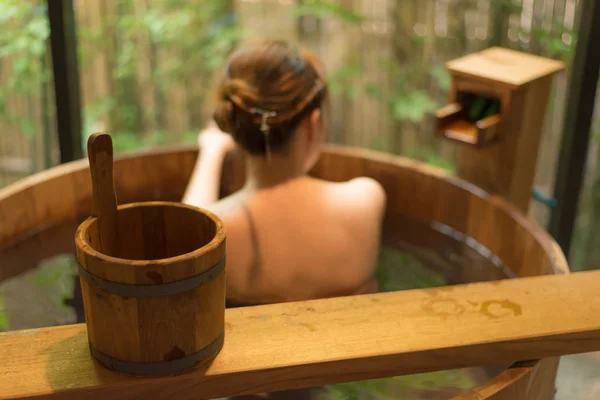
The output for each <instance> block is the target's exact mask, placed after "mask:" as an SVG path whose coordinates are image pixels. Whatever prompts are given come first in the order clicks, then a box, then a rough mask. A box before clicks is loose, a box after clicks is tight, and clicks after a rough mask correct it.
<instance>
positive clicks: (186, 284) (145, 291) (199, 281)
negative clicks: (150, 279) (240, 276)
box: [79, 256, 225, 297]
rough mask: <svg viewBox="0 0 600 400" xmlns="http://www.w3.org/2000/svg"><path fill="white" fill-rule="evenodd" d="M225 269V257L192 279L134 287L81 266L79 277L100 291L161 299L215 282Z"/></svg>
mask: <svg viewBox="0 0 600 400" xmlns="http://www.w3.org/2000/svg"><path fill="white" fill-rule="evenodd" d="M223 269H225V256H223V258H221V260H220V261H219V262H218V263H217V264H215V265H214V266H212V267H210V268H209V269H207V270H206V271H204V272H201V273H199V274H198V275H194V276H192V277H190V278H186V279H181V280H178V281H174V282H167V283H160V284H156V285H133V284H130V283H121V282H113V281H107V280H106V279H103V278H100V277H99V276H96V275H92V274H90V273H89V272H88V271H86V270H85V269H83V267H82V266H81V265H79V276H81V278H83V279H84V280H85V281H86V282H87V283H88V284H89V285H90V286H93V287H95V288H97V289H100V290H102V291H104V292H107V293H111V294H116V295H118V296H122V297H161V296H172V295H175V294H179V293H183V292H187V291H189V290H193V289H196V288H197V287H199V286H202V285H204V284H205V283H208V282H210V281H212V280H214V279H215V278H216V277H217V276H219V274H220V273H221V272H222V271H223Z"/></svg>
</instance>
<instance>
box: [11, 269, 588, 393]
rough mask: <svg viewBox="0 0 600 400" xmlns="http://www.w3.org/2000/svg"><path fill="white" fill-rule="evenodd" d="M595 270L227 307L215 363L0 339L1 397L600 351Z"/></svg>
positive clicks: (65, 333)
mask: <svg viewBox="0 0 600 400" xmlns="http://www.w3.org/2000/svg"><path fill="white" fill-rule="evenodd" d="M599 283H600V272H585V273H577V274H571V275H565V276H556V275H552V276H543V277H533V278H523V279H514V280H506V281H496V282H486V283H477V284H468V285H460V286H450V287H443V288H436V289H425V290H412V291H402V292H394V293H380V294H375V295H364V296H354V297H345V298H336V299H326V300H315V301H306V302H297V303H283V304H273V305H267V306H258V307H247V308H238V309H230V310H227V315H226V328H225V329H226V335H225V346H224V348H223V350H222V352H221V353H220V354H219V356H217V358H216V359H215V360H214V362H212V364H211V365H210V366H208V367H205V368H202V369H199V370H196V371H192V372H188V373H184V374H181V375H178V376H172V377H163V378H154V379H150V378H136V377H130V376H126V375H122V374H119V373H115V372H111V371H108V370H106V369H104V368H103V367H101V366H100V365H98V364H97V363H96V362H95V361H93V359H92V357H91V355H90V352H89V350H88V343H87V336H86V328H85V325H81V324H80V325H68V326H62V327H56V328H45V329H34V330H25V331H14V332H6V333H1V334H0V360H2V366H1V367H0V398H2V399H8V398H11V399H13V398H18V399H23V398H28V399H29V398H35V399H41V398H44V399H47V398H48V399H49V398H51V399H78V398H93V399H112V400H119V399H132V398H152V399H157V400H160V399H209V398H216V397H224V396H230V395H236V394H246V393H257V392H268V391H277V390H284V389H292V388H299V387H311V386H318V385H325V384H332V383H338V382H346V381H358V380H363V379H370V378H378V377H388V376H397V375H405V374H412V373H419V372H426V371H436V370H444V369H452V368H459V367H468V366H477V365H489V364H494V363H510V362H513V361H517V360H527V359H538V358H544V357H552V356H558V355H564V354H570V353H581V352H590V351H598V350H600V318H599V317H598V316H599V315H600V296H598V295H597V293H598V286H599Z"/></svg>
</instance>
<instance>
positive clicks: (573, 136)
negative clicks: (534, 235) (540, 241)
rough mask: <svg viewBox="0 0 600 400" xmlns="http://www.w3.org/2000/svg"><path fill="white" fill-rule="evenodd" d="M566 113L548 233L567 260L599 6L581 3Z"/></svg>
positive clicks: (598, 38)
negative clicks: (554, 201)
mask: <svg viewBox="0 0 600 400" xmlns="http://www.w3.org/2000/svg"><path fill="white" fill-rule="evenodd" d="M580 7H581V8H580V12H581V14H580V25H579V34H578V42H577V49H576V53H575V59H574V61H573V66H572V68H571V83H570V91H569V97H568V100H567V104H568V109H567V112H566V115H565V126H564V134H563V139H562V145H561V150H560V156H559V164H558V172H557V177H556V184H555V189H554V193H555V195H554V196H555V198H556V199H557V205H556V208H555V209H554V211H553V213H552V217H551V219H550V226H549V231H550V233H551V234H552V235H553V236H554V238H555V239H556V241H557V242H558V244H560V246H561V248H562V250H563V251H564V253H565V255H566V256H567V257H568V254H569V250H570V248H571V241H572V238H573V228H574V226H575V218H576V217H577V206H578V205H579V195H580V192H581V187H582V183H583V179H584V173H585V166H586V162H587V155H588V145H589V141H590V131H591V125H592V118H593V115H594V104H595V100H596V90H597V87H598V74H599V71H600V51H598V43H599V42H600V3H599V2H598V1H597V0H582V2H581V5H580Z"/></svg>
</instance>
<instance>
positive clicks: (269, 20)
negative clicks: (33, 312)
mask: <svg viewBox="0 0 600 400" xmlns="http://www.w3.org/2000/svg"><path fill="white" fill-rule="evenodd" d="M190 1H192V0H190ZM193 1H199V0H193ZM336 2H338V3H339V4H341V5H343V6H345V7H347V8H350V9H353V10H355V11H357V12H359V13H361V14H363V15H365V16H367V17H368V18H369V20H368V21H366V22H364V23H362V24H358V25H356V24H354V25H353V24H349V23H344V22H340V21H339V20H335V19H332V18H325V19H324V20H323V21H321V23H320V25H319V27H318V29H316V30H315V29H313V28H312V27H314V24H311V23H310V22H311V21H310V20H309V21H308V23H307V24H304V25H302V24H299V23H298V20H297V18H296V17H295V15H294V13H293V9H294V4H295V2H293V1H280V0H260V1H248V0H235V1H234V10H235V12H236V13H237V15H238V17H239V21H240V24H241V26H242V28H243V32H244V36H243V38H244V39H243V41H247V40H250V39H255V38H257V37H282V38H284V39H288V40H299V41H300V42H302V43H303V44H305V45H307V46H308V47H310V48H312V49H313V50H314V51H316V52H317V53H318V54H319V55H320V56H321V57H323V59H324V60H325V62H326V64H327V66H328V69H329V70H330V71H335V70H337V69H338V68H339V67H341V66H343V65H350V64H357V65H359V66H360V67H361V68H362V74H360V75H359V76H356V77H355V78H353V82H352V83H353V84H355V85H357V86H358V87H359V88H362V87H364V86H365V85H367V84H375V85H378V86H379V87H381V88H384V90H387V91H388V94H389V93H390V92H391V91H393V90H394V85H395V79H397V78H395V77H393V76H392V74H391V73H390V72H389V71H388V70H386V68H384V67H383V65H385V63H388V64H390V63H398V62H400V63H401V64H403V65H400V67H401V68H403V67H412V68H414V67H415V65H416V66H419V65H421V66H422V68H423V69H424V70H428V69H429V68H430V66H431V65H433V64H439V65H441V64H443V63H444V62H445V61H447V60H449V59H452V58H455V57H458V56H461V55H463V54H465V53H469V52H473V51H477V50H480V49H482V48H485V47H487V46H489V44H490V40H492V36H493V32H494V30H495V29H496V25H497V24H499V22H498V21H497V20H496V18H495V17H496V16H495V14H494V12H495V8H494V7H493V4H494V0H476V1H475V0H473V1H471V0H436V1H427V2H419V1H416V0H403V1H402V2H396V1H392V0H336ZM515 3H517V4H522V5H523V12H522V13H521V14H512V15H510V16H508V24H507V27H508V29H507V30H505V31H502V32H503V33H502V37H501V38H500V42H501V43H500V44H501V45H503V46H507V47H512V48H517V49H523V50H525V51H532V52H537V53H539V52H540V51H541V49H540V46H539V45H536V43H535V41H534V40H532V38H531V35H530V34H529V33H528V32H530V31H531V29H533V28H536V27H542V28H544V29H547V30H551V31H552V32H554V33H557V31H556V30H557V29H560V28H557V27H556V26H552V24H549V22H548V21H549V20H550V19H551V18H553V19H555V20H557V21H562V22H563V24H564V26H565V28H566V29H568V28H573V27H574V24H575V12H574V11H575V9H576V6H577V3H578V0H516V1H515ZM119 4H121V2H119V1H117V0H104V1H87V0H75V2H74V6H75V9H76V18H77V24H78V27H80V37H79V47H80V51H81V53H82V55H83V57H82V64H81V68H80V71H81V80H82V82H81V87H82V100H83V106H84V108H85V110H87V111H88V112H86V116H87V117H88V118H87V120H86V122H87V129H88V132H87V133H90V132H91V131H97V130H103V129H109V130H111V128H112V127H111V122H113V121H112V120H114V118H115V115H114V113H113V115H111V114H110V113H108V112H103V111H102V110H101V108H102V107H101V105H102V103H103V102H106V100H107V99H109V98H111V97H113V96H114V95H115V93H117V91H118V90H120V89H121V90H122V88H119V87H118V86H119V85H118V84H117V83H116V81H115V78H114V73H113V72H114V68H115V62H116V57H117V53H116V50H115V48H116V47H115V43H116V40H117V39H116V37H115V34H116V31H115V23H116V22H117V20H118V18H120V17H122V16H123V15H127V13H142V12H144V11H145V10H148V9H149V8H150V7H152V6H153V4H152V3H151V2H149V0H135V1H133V2H132V4H133V6H132V9H131V10H125V9H123V7H122V6H119ZM398 7H401V9H398ZM313 22H314V21H313ZM103 28H104V30H103ZM558 33H559V34H560V33H562V32H558ZM94 35H96V36H97V37H96V38H93V36H94ZM99 38H101V40H99ZM563 39H564V40H565V41H567V42H568V41H569V40H571V39H570V38H569V37H568V35H563ZM415 40H417V41H421V42H423V43H422V44H420V45H415V44H414V43H413V42H414V41H415ZM135 43H136V46H138V47H137V48H136V64H135V77H134V79H133V81H132V87H133V89H134V90H132V91H131V92H132V93H131V94H130V95H131V101H132V105H133V106H134V107H138V108H139V110H140V115H141V117H140V121H139V132H136V133H137V134H138V135H139V136H143V135H144V134H145V133H150V132H155V131H156V130H164V131H167V132H170V133H172V134H176V135H177V136H174V138H175V139H174V140H179V139H177V138H180V137H181V136H180V135H181V134H182V133H183V132H185V131H194V130H197V129H200V128H201V127H202V126H203V125H204V123H205V121H206V117H207V115H208V113H207V112H206V111H207V110H206V107H205V105H204V103H203V100H202V99H203V98H205V97H206V92H207V90H208V89H209V87H210V85H207V82H209V81H210V79H211V78H210V77H205V76H202V77H197V78H194V79H192V80H191V81H190V82H183V81H181V82H173V83H169V84H167V85H166V88H163V89H161V88H159V87H158V86H157V82H156V79H153V77H152V74H153V72H154V71H155V70H156V69H158V68H162V67H164V66H165V63H168V62H174V60H175V62H177V61H176V60H178V59H182V57H185V55H184V54H180V53H179V52H178V51H177V50H176V49H164V48H158V49H157V48H153V47H152V44H151V43H150V36H149V32H141V33H140V34H139V35H138V36H137V37H136V39H135ZM99 44H101V45H99ZM398 46H400V48H401V49H402V51H403V52H405V54H404V56H403V57H402V59H398V54H397V51H395V50H394V49H395V48H396V49H397V48H398ZM10 62H11V60H9V59H4V60H1V61H0V84H1V83H2V82H3V79H6V76H7V74H9V73H10ZM50 65H51V64H48V68H50ZM3 76H4V78H3ZM413 86H414V87H413ZM411 88H412V89H413V90H425V91H426V92H428V93H430V95H431V96H432V97H433V98H434V99H435V100H436V101H437V102H438V103H440V104H441V103H442V102H444V101H445V93H444V91H443V90H441V89H440V88H439V87H438V85H437V84H436V83H435V80H434V79H432V78H431V77H430V76H429V75H428V74H423V76H422V77H419V79H417V80H415V81H414V83H412V84H411ZM567 90H568V75H567V74H565V75H563V76H559V77H558V78H557V83H556V85H555V87H554V91H553V102H552V105H551V107H550V110H549V113H548V115H547V118H546V123H545V129H544V137H543V139H542V142H543V144H542V149H541V153H540V157H539V162H538V174H537V178H536V186H537V187H538V188H539V189H540V190H541V191H542V192H545V193H546V194H550V193H551V189H552V186H553V180H554V175H555V168H556V158H557V154H558V146H559V145H560V138H561V133H562V116H563V112H562V110H564V103H565V100H566V94H567ZM41 101H42V97H41V96H33V97H32V98H31V99H22V98H18V97H17V96H15V98H11V99H9V102H8V111H9V112H10V113H11V114H13V115H18V116H21V117H23V116H25V117H29V118H31V120H32V122H33V123H34V127H35V135H34V137H33V138H26V137H24V135H23V133H22V132H20V131H19V130H18V129H17V128H15V127H11V126H8V124H6V123H5V122H4V121H1V120H0V132H1V133H2V134H1V135H0V160H2V161H3V162H0V186H3V185H5V184H7V183H9V182H11V181H14V180H16V179H18V178H20V177H22V176H24V175H26V174H27V173H28V172H29V171H23V172H14V171H13V172H10V171H7V169H6V168H2V167H3V166H6V165H7V160H8V162H9V164H10V163H11V162H12V161H14V159H15V158H16V159H17V160H18V161H17V162H20V160H24V159H26V160H31V161H30V162H31V165H32V168H31V169H30V170H34V169H35V166H40V167H41V165H42V162H41V160H42V155H41V154H40V152H42V151H43V149H44V146H46V145H47V144H46V143H45V142H44V140H43V129H42V123H43V119H42V110H43V107H48V108H49V109H52V108H53V103H52V104H46V105H44V104H41ZM91 110H100V111H94V112H91ZM50 122H51V125H53V122H54V119H51V120H50ZM333 125H334V130H333V132H332V133H331V134H330V140H331V141H332V142H335V143H343V144H349V145H356V146H361V147H376V148H378V149H381V150H387V151H391V152H396V153H404V154H407V153H408V154H410V153H414V150H415V149H416V148H426V149H430V150H431V151H433V152H434V153H437V154H438V155H439V156H440V157H442V158H443V159H446V160H448V161H450V162H452V161H453V160H454V154H455V149H456V146H455V145H454V144H451V143H447V142H444V141H442V142H440V141H439V140H438V139H436V138H434V136H433V130H432V120H431V118H428V117H427V118H425V119H424V120H423V121H422V122H421V123H418V124H415V123H411V122H406V121H395V120H394V118H393V116H392V114H391V113H390V108H389V105H388V104H384V103H382V102H380V101H377V100H374V99H372V98H370V97H368V96H365V95H364V94H363V93H360V94H359V95H358V96H357V97H356V98H354V99H349V98H344V97H341V96H337V97H336V98H335V99H334V115H333ZM113 131H114V130H113ZM52 152H53V153H56V148H55V147H54V148H53V151H52ZM11 160H12V161H11ZM22 164H23V163H21V164H20V165H22ZM531 210H532V211H531V215H532V216H533V217H534V218H535V219H536V220H537V221H538V222H540V223H542V224H543V223H545V221H546V219H547V218H548V214H549V213H548V210H547V209H546V207H545V206H544V205H540V204H538V203H533V205H532V208H531Z"/></svg>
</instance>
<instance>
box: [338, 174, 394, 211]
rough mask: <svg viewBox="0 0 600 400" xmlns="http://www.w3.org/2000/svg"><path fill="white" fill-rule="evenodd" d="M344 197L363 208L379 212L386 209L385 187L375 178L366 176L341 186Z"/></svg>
mask: <svg viewBox="0 0 600 400" xmlns="http://www.w3.org/2000/svg"><path fill="white" fill-rule="evenodd" d="M340 190H342V191H343V192H344V196H347V198H348V199H352V201H353V203H354V204H355V205H356V206H358V207H361V208H366V209H371V210H373V211H376V212H379V211H382V210H383V209H385V204H386V195H385V190H384V189H383V186H381V184H380V183H379V182H378V181H376V180H375V179H373V178H369V177H366V176H363V177H358V178H354V179H351V180H349V181H347V182H344V183H342V184H341V185H340Z"/></svg>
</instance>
